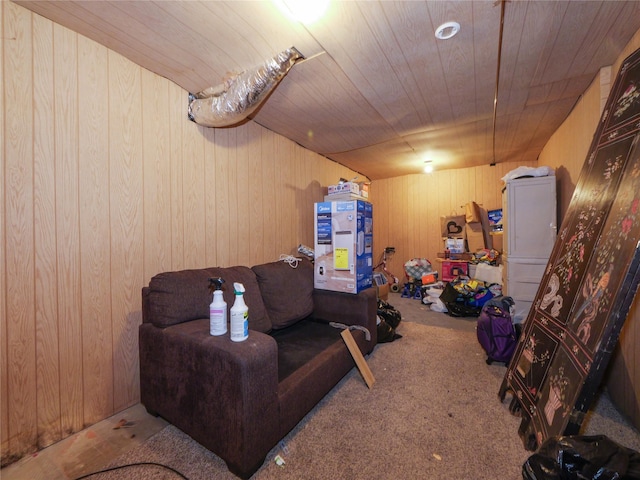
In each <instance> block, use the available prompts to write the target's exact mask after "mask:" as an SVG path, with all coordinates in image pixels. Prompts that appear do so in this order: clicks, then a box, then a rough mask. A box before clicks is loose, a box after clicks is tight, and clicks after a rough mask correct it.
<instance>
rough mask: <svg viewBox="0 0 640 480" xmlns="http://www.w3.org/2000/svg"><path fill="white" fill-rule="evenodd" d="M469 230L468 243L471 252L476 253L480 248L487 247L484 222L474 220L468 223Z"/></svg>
mask: <svg viewBox="0 0 640 480" xmlns="http://www.w3.org/2000/svg"><path fill="white" fill-rule="evenodd" d="M465 230H466V232H467V245H468V246H469V251H470V252H471V253H476V252H477V251H478V250H482V249H483V248H487V246H486V244H485V242H484V231H483V230H482V223H480V222H474V223H467V224H466V226H465Z"/></svg>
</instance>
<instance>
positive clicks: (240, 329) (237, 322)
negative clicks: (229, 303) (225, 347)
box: [231, 283, 249, 342]
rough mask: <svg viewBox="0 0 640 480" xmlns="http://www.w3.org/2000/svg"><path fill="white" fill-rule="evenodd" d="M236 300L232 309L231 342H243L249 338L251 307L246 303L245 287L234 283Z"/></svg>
mask: <svg viewBox="0 0 640 480" xmlns="http://www.w3.org/2000/svg"><path fill="white" fill-rule="evenodd" d="M233 290H234V291H235V294H236V300H235V302H234V303H233V307H231V340H233V341H234V342H242V341H244V340H246V339H247V338H248V337H249V307H247V304H246V303H244V291H245V290H244V285H242V284H241V283H234V284H233Z"/></svg>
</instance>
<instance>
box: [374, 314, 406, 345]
mask: <svg viewBox="0 0 640 480" xmlns="http://www.w3.org/2000/svg"><path fill="white" fill-rule="evenodd" d="M378 318H379V320H380V322H378V343H389V342H393V341H394V340H397V339H398V338H402V335H400V334H398V333H396V329H395V328H393V327H392V326H391V325H389V324H388V323H387V322H386V321H385V320H384V319H382V318H380V317H378Z"/></svg>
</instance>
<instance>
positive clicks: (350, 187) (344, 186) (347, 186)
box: [327, 182, 360, 195]
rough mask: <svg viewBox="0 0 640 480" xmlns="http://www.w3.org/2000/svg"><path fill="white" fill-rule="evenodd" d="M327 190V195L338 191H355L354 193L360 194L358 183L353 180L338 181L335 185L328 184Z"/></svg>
mask: <svg viewBox="0 0 640 480" xmlns="http://www.w3.org/2000/svg"><path fill="white" fill-rule="evenodd" d="M327 191H328V194H329V195H336V194H339V193H355V194H356V195H360V185H358V184H357V183H355V182H344V183H338V184H337V185H329V187H328V188H327Z"/></svg>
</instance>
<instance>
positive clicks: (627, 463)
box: [522, 435, 640, 480]
mask: <svg viewBox="0 0 640 480" xmlns="http://www.w3.org/2000/svg"><path fill="white" fill-rule="evenodd" d="M522 478H523V479H524V480H618V479H619V480H640V453H638V452H636V451H634V450H631V449H630V448H626V447H623V446H622V445H619V444H618V443H616V442H614V441H613V440H611V439H609V438H608V437H606V436H604V435H594V436H565V437H552V438H550V439H548V440H547V441H545V442H544V443H543V444H542V445H541V446H540V448H539V449H538V451H537V452H536V453H534V454H533V455H531V456H530V457H529V459H528V460H527V461H526V462H525V463H524V465H523V466H522Z"/></svg>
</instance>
